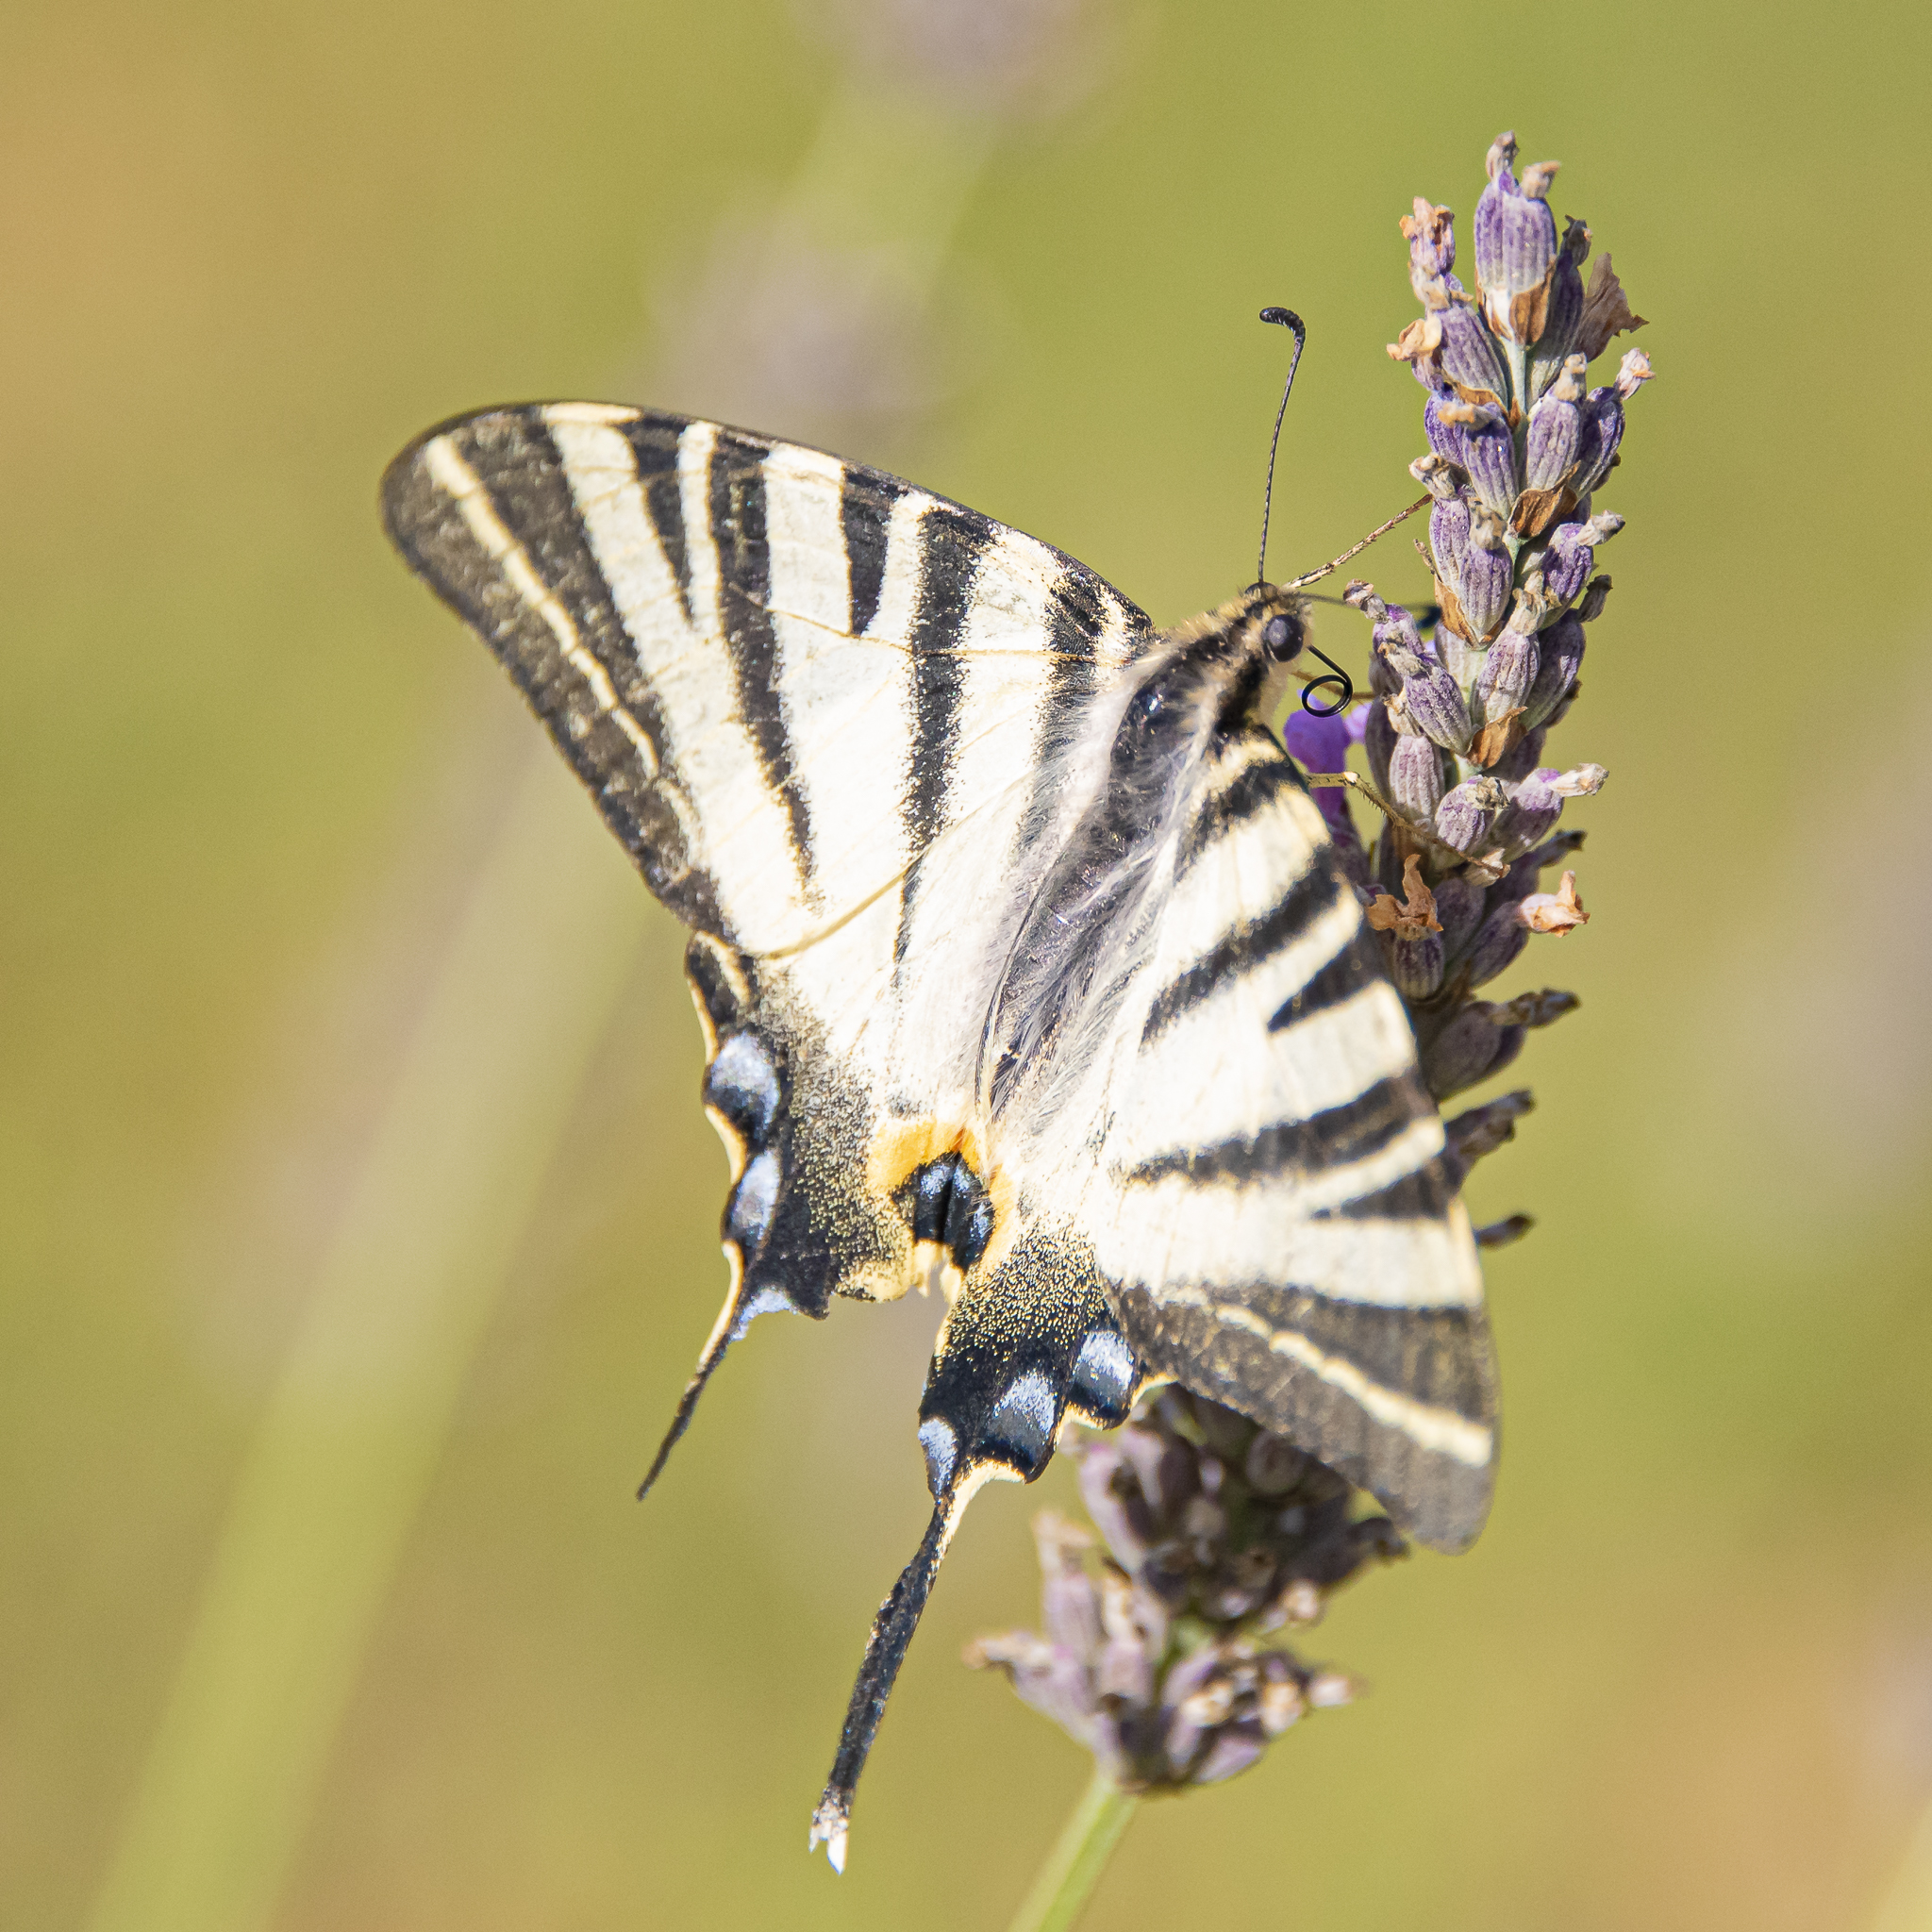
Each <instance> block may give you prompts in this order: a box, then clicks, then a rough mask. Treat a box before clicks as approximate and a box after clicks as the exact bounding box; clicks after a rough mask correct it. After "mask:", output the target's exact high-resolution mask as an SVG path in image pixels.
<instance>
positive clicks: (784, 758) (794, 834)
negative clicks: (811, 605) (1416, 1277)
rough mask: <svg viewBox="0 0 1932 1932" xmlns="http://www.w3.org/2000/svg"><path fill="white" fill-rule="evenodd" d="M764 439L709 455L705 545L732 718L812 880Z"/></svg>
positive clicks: (725, 440)
mask: <svg viewBox="0 0 1932 1932" xmlns="http://www.w3.org/2000/svg"><path fill="white" fill-rule="evenodd" d="M771 450H772V446H771V444H770V443H769V442H767V441H764V440H763V439H762V438H758V437H750V436H745V435H742V434H741V433H740V432H739V431H738V430H735V429H724V430H720V431H719V433H718V440H717V442H716V444H715V445H714V446H713V448H712V451H711V475H710V515H711V541H712V542H713V544H714V545H715V546H716V548H717V553H718V573H719V585H718V601H719V615H720V617H721V619H722V620H723V623H724V641H725V643H726V644H727V646H728V647H729V649H730V652H731V675H732V678H733V680H734V684H735V688H736V691H737V696H738V712H739V715H740V716H741V718H742V719H743V720H744V724H745V728H746V730H747V731H749V732H750V734H751V740H752V742H753V744H755V745H756V746H757V747H758V764H759V766H760V768H761V769H762V770H763V772H764V774H765V779H766V782H767V783H768V784H769V785H770V786H771V788H772V790H773V791H774V793H775V794H776V795H777V796H778V797H779V798H781V799H782V800H783V801H784V804H785V813H786V817H787V818H788V820H789V821H790V822H791V844H792V850H793V852H794V853H795V855H796V857H797V859H798V873H799V876H800V877H801V878H803V879H807V880H809V879H810V877H811V875H812V847H811V824H810V815H809V812H808V808H807V805H806V800H805V793H804V791H803V790H802V789H801V788H800V786H799V783H798V774H797V772H796V770H795V769H794V765H793V757H792V743H791V724H789V722H788V721H787V719H786V715H785V698H784V693H783V691H782V690H781V688H780V683H779V672H780V666H779V662H778V648H777V640H776V637H775V635H774V631H773V627H772V613H771V609H770V603H771V594H772V553H771V546H770V544H769V542H768V541H767V536H766V511H765V458H767V457H768V456H769V455H770V454H771Z"/></svg>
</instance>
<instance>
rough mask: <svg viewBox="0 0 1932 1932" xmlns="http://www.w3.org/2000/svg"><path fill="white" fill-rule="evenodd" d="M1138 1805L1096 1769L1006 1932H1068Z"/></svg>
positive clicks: (1098, 1879) (1098, 1768) (1100, 1770)
mask: <svg viewBox="0 0 1932 1932" xmlns="http://www.w3.org/2000/svg"><path fill="white" fill-rule="evenodd" d="M1140 1802H1141V1800H1140V1799H1139V1797H1137V1796H1136V1795H1135V1794H1134V1793H1133V1792H1132V1791H1124V1790H1121V1788H1120V1787H1119V1786H1118V1785H1117V1784H1115V1783H1114V1781H1113V1780H1112V1779H1111V1778H1110V1777H1108V1774H1107V1773H1106V1772H1105V1771H1104V1770H1103V1769H1101V1768H1100V1767H1099V1766H1095V1767H1094V1772H1093V1782H1092V1783H1091V1784H1090V1785H1089V1786H1088V1787H1087V1790H1086V1792H1085V1793H1084V1794H1083V1796H1082V1797H1081V1799H1080V1803H1079V1805H1078V1807H1076V1808H1075V1810H1074V1815H1073V1816H1072V1817H1071V1818H1070V1819H1068V1820H1067V1828H1066V1829H1065V1830H1064V1831H1063V1832H1061V1833H1060V1836H1059V1842H1058V1844H1056V1845H1055V1846H1054V1848H1053V1850H1052V1851H1051V1852H1050V1853H1048V1854H1047V1859H1046V1863H1045V1864H1044V1865H1042V1866H1041V1868H1040V1876H1039V1877H1038V1878H1036V1879H1035V1880H1034V1881H1033V1890H1031V1891H1029V1892H1028V1893H1027V1894H1026V1901H1025V1903H1024V1905H1023V1906H1021V1907H1020V1909H1019V1911H1018V1912H1016V1913H1015V1914H1014V1916H1013V1923H1012V1925H1011V1926H1010V1928H1009V1932H1069V1928H1070V1927H1072V1926H1073V1925H1074V1924H1075V1923H1076V1922H1077V1920H1078V1919H1079V1916H1080V1913H1081V1911H1082V1909H1083V1908H1084V1907H1085V1906H1086V1904H1087V1901H1088V1900H1089V1899H1090V1898H1091V1897H1092V1895H1093V1888H1094V1887H1095V1886H1096V1885H1098V1884H1099V1883H1100V1874H1102V1873H1103V1872H1105V1871H1106V1870H1107V1861H1108V1859H1109V1858H1110V1857H1113V1848H1114V1847H1115V1846H1116V1845H1117V1844H1119V1843H1120V1841H1121V1834H1122V1833H1123V1832H1124V1831H1125V1830H1126V1828H1127V1821H1128V1820H1129V1819H1130V1818H1131V1817H1133V1815H1134V1811H1135V1808H1136V1807H1138V1806H1139V1805H1140Z"/></svg>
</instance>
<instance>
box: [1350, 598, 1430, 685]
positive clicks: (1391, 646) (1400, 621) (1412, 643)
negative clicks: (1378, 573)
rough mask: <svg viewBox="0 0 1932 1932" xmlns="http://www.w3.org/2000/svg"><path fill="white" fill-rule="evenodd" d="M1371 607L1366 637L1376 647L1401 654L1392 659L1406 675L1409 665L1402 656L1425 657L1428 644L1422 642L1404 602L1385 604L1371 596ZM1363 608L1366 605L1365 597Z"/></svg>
mask: <svg viewBox="0 0 1932 1932" xmlns="http://www.w3.org/2000/svg"><path fill="white" fill-rule="evenodd" d="M1374 604H1375V608H1374V610H1373V611H1371V612H1370V613H1369V614H1370V615H1371V616H1372V617H1373V618H1374V628H1373V629H1372V630H1371V631H1370V633H1369V640H1370V641H1371V642H1372V643H1374V645H1375V646H1376V647H1377V648H1378V649H1379V650H1383V651H1387V652H1390V653H1398V652H1399V653H1401V654H1402V656H1398V657H1396V658H1394V663H1395V668H1396V669H1397V670H1398V671H1400V672H1402V673H1403V675H1405V676H1406V675H1407V674H1408V667H1407V664H1406V663H1405V662H1404V661H1403V658H1404V657H1407V658H1423V657H1425V656H1427V655H1428V647H1427V646H1426V645H1425V644H1424V642H1423V640H1422V633H1421V632H1420V631H1418V630H1417V629H1416V627H1415V619H1414V617H1413V616H1411V615H1410V613H1409V610H1408V607H1407V605H1404V604H1384V603H1383V602H1382V600H1381V599H1380V598H1379V597H1377V598H1375V599H1374ZM1363 608H1365V609H1366V608H1367V600H1366V599H1365V600H1364V602H1363Z"/></svg>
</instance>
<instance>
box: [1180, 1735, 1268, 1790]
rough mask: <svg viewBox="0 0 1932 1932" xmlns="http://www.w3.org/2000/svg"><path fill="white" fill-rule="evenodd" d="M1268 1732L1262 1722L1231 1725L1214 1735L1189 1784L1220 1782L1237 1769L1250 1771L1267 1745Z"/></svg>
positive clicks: (1213, 1783)
mask: <svg viewBox="0 0 1932 1932" xmlns="http://www.w3.org/2000/svg"><path fill="white" fill-rule="evenodd" d="M1267 1745H1268V1738H1267V1734H1266V1733H1265V1732H1264V1731H1263V1730H1262V1728H1261V1726H1260V1725H1259V1724H1227V1725H1224V1727H1223V1728H1222V1729H1221V1730H1219V1731H1217V1732H1216V1733H1215V1734H1214V1741H1213V1742H1212V1743H1211V1744H1209V1745H1208V1750H1207V1754H1206V1756H1204V1757H1202V1759H1201V1763H1200V1767H1199V1769H1198V1770H1196V1771H1195V1773H1194V1774H1193V1776H1192V1777H1191V1778H1190V1779H1189V1783H1191V1784H1197V1785H1217V1784H1220V1783H1221V1782H1222V1780H1223V1779H1224V1778H1230V1777H1233V1776H1234V1775H1235V1774H1236V1773H1237V1772H1242V1771H1246V1770H1247V1768H1248V1767H1249V1766H1250V1765H1251V1764H1253V1763H1254V1762H1255V1761H1256V1760H1257V1758H1258V1757H1260V1755H1261V1753H1262V1752H1263V1751H1264V1750H1265V1749H1266V1748H1267Z"/></svg>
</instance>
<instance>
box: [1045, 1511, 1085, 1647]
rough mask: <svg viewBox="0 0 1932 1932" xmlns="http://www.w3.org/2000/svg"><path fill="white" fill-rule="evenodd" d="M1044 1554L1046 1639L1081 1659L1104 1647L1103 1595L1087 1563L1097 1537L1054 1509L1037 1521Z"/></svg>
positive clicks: (1046, 1512)
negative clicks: (1102, 1632) (1101, 1642)
mask: <svg viewBox="0 0 1932 1932" xmlns="http://www.w3.org/2000/svg"><path fill="white" fill-rule="evenodd" d="M1033 1541H1034V1546H1035V1548H1036V1549H1037V1551H1038V1552H1039V1556H1040V1575H1041V1584H1040V1618H1041V1625H1042V1627H1043V1629H1044V1631H1045V1635H1046V1641H1048V1642H1049V1643H1052V1644H1056V1645H1058V1647H1059V1648H1061V1649H1063V1650H1069V1651H1072V1652H1074V1653H1075V1654H1076V1655H1078V1656H1080V1657H1091V1655H1092V1654H1093V1653H1094V1652H1095V1651H1096V1650H1097V1649H1098V1648H1099V1647H1100V1592H1099V1591H1096V1590H1095V1589H1094V1587H1093V1579H1092V1578H1091V1576H1090V1575H1088V1574H1087V1566H1086V1563H1085V1561H1084V1558H1085V1557H1086V1553H1087V1551H1088V1550H1089V1549H1091V1547H1092V1543H1093V1539H1092V1538H1091V1537H1090V1536H1089V1535H1088V1534H1087V1532H1086V1531H1085V1530H1083V1529H1081V1528H1080V1527H1079V1526H1078V1525H1077V1524H1073V1523H1070V1522H1069V1521H1068V1520H1067V1519H1066V1518H1065V1517H1064V1516H1061V1515H1060V1514H1058V1511H1056V1510H1052V1509H1042V1510H1041V1512H1040V1514H1039V1515H1038V1516H1036V1517H1035V1518H1034V1519H1033Z"/></svg>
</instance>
